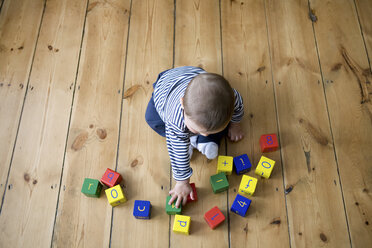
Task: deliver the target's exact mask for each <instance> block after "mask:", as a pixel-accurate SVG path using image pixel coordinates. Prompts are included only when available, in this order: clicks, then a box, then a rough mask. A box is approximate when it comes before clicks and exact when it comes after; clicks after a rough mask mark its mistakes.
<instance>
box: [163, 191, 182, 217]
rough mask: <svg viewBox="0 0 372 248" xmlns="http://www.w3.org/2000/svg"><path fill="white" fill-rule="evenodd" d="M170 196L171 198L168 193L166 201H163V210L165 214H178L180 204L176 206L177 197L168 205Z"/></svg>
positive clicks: (180, 208) (180, 209)
mask: <svg viewBox="0 0 372 248" xmlns="http://www.w3.org/2000/svg"><path fill="white" fill-rule="evenodd" d="M171 198H172V196H170V195H168V196H167V201H166V203H165V211H166V212H167V214H169V215H175V214H180V213H181V211H182V204H181V205H180V207H179V208H176V201H177V199H176V200H174V201H173V202H172V205H169V204H168V202H169V200H170V199H171Z"/></svg>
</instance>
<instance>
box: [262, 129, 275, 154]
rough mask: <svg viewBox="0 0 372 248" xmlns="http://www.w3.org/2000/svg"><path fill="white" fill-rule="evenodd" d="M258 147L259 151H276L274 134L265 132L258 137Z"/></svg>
mask: <svg viewBox="0 0 372 248" xmlns="http://www.w3.org/2000/svg"><path fill="white" fill-rule="evenodd" d="M260 147H261V152H273V151H276V150H277V149H278V147H279V144H278V139H277V138H276V134H275V133H273V134H265V135H262V136H261V138H260Z"/></svg>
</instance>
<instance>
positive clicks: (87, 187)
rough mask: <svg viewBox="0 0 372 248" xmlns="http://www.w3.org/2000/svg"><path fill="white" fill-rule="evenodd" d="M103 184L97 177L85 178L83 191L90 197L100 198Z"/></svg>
mask: <svg viewBox="0 0 372 248" xmlns="http://www.w3.org/2000/svg"><path fill="white" fill-rule="evenodd" d="M101 190H102V184H101V183H100V182H99V181H98V180H96V179H90V178H85V179H84V183H83V187H82V188H81V192H82V193H83V194H84V195H86V196H89V197H96V198H99V197H100V195H101Z"/></svg>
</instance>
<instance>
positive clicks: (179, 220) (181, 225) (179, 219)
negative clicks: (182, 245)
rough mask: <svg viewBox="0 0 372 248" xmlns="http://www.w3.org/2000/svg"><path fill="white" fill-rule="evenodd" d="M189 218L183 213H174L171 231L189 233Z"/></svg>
mask: <svg viewBox="0 0 372 248" xmlns="http://www.w3.org/2000/svg"><path fill="white" fill-rule="evenodd" d="M190 222H191V218H190V217H189V216H185V215H178V214H177V215H176V217H175V218H174V223H173V232H175V233H180V234H185V235H189V230H190Z"/></svg>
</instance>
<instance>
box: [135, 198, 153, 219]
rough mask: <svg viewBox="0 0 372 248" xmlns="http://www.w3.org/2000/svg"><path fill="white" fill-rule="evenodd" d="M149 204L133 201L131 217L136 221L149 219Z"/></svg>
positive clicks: (147, 202)
mask: <svg viewBox="0 0 372 248" xmlns="http://www.w3.org/2000/svg"><path fill="white" fill-rule="evenodd" d="M150 215H151V203H150V202H149V201H139V200H135V201H134V208H133V216H134V217H136V219H150Z"/></svg>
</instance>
